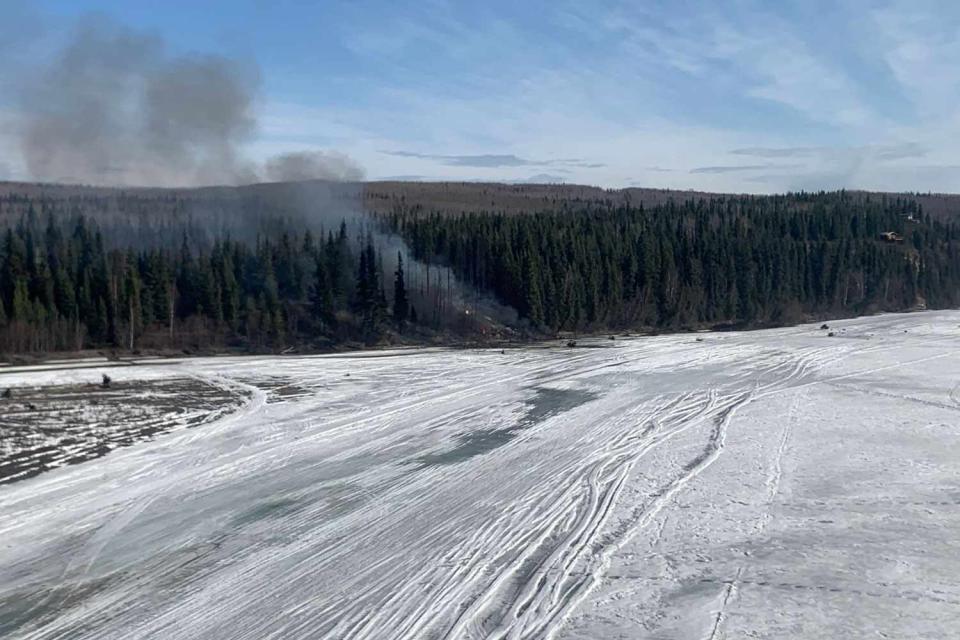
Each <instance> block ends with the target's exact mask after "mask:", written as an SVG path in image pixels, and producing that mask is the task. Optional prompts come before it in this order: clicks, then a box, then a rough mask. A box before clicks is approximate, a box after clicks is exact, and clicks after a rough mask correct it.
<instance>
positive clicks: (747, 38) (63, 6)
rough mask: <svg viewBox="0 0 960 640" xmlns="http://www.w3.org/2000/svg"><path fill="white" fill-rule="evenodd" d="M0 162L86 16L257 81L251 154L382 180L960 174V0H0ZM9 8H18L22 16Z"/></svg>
mask: <svg viewBox="0 0 960 640" xmlns="http://www.w3.org/2000/svg"><path fill="white" fill-rule="evenodd" d="M0 7H4V11H3V14H5V15H6V16H7V17H8V20H7V21H6V22H7V23H8V28H7V33H6V34H5V35H4V36H3V37H2V38H0V179H3V178H6V179H29V178H31V175H30V169H29V168H28V167H27V165H26V163H25V161H24V159H23V157H22V153H21V151H20V147H21V140H20V137H21V136H22V129H23V125H22V123H23V120H24V118H25V117H27V116H28V115H29V114H26V113H25V111H27V110H28V109H26V108H25V107H24V104H23V101H19V100H17V99H15V96H16V95H17V91H18V89H17V87H16V85H17V84H18V83H21V82H22V81H23V77H24V76H30V75H36V74H37V73H38V72H37V71H35V70H36V69H38V68H39V69H42V68H43V65H44V64H45V61H46V60H47V59H48V58H50V57H51V56H54V55H55V53H56V52H57V51H58V47H62V46H63V42H66V41H67V40H68V39H69V38H70V34H71V33H72V30H74V29H75V28H76V25H77V24H78V22H79V21H83V20H85V19H87V18H89V16H96V17H97V19H101V20H107V21H110V22H111V23H115V24H117V25H122V27H123V28H124V29H128V30H130V31H131V33H136V34H145V35H149V36H150V37H152V38H156V39H157V40H158V41H159V42H162V46H163V47H164V49H165V51H167V52H168V55H170V56H176V55H196V54H203V55H216V56H223V57H225V58H228V59H230V60H235V61H237V64H239V65H242V66H243V67H244V68H245V69H247V70H248V76H249V77H250V78H253V80H252V81H251V82H252V84H253V85H255V87H256V89H255V100H253V102H252V104H251V107H250V108H251V109H252V110H253V111H254V114H253V115H254V122H255V125H254V126H253V127H251V128H250V130H249V131H245V132H244V137H243V139H242V140H241V141H240V147H241V150H242V153H243V154H244V156H245V157H247V158H250V159H251V160H252V161H255V162H267V161H268V159H269V158H270V157H272V156H275V155H277V154H282V153H288V152H301V151H303V152H322V153H326V154H337V155H338V157H339V156H340V155H341V154H342V155H344V156H346V157H348V158H349V159H351V161H352V162H354V163H356V165H359V167H361V168H362V172H363V174H364V175H365V176H366V178H367V179H385V178H403V179H421V180H439V179H444V180H497V181H517V182H524V181H535V182H569V183H583V184H593V185H600V186H604V187H629V186H642V187H661V188H680V189H700V190H707V191H723V192H752V193H770V192H782V191H788V190H801V189H803V190H819V189H835V188H863V189H871V190H884V191H922V192H926V191H934V192H958V191H960V144H957V142H958V141H960V64H957V61H958V60H960V3H957V2H954V1H945V2H924V1H923V0H912V1H909V2H901V1H896V0H894V1H877V2H871V1H866V0H864V1H848V2H820V1H817V0H806V1H801V2H792V1H789V0H784V1H769V2H759V1H758V2H750V1H730V2H720V1H713V2H685V1H682V0H675V1H667V2H642V1H632V2H620V1H603V0H597V1H592V2H583V1H567V0H552V1H548V2H541V1H539V0H529V1H528V0H524V1H522V2H518V1H516V0H511V1H502V0H489V1H487V2H454V1H446V0H421V1H419V2H416V3H400V2H392V1H389V0H375V1H369V2H365V1H362V0H353V1H343V2H340V1H334V0H328V1H324V2H293V1H286V2H285V1H273V2H266V1H254V2H243V1H241V0H231V1H222V0H214V1H210V2H195V1H194V2H183V1H180V0H168V1H167V2H163V3H145V2H129V1H114V0H70V1H67V0H34V1H33V2H30V3H23V2H19V0H0ZM11 25H16V26H15V27H13V28H11Z"/></svg>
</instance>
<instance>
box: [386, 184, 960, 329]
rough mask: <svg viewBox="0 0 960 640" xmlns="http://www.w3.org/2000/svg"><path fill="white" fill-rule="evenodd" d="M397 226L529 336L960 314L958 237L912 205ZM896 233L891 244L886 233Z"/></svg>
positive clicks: (638, 212)
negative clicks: (901, 313)
mask: <svg viewBox="0 0 960 640" xmlns="http://www.w3.org/2000/svg"><path fill="white" fill-rule="evenodd" d="M387 219H388V220H389V223H390V225H391V226H392V227H393V228H394V229H395V230H396V231H397V232H398V233H400V234H401V235H402V236H403V237H405V238H406V239H407V241H408V243H409V245H410V246H411V247H412V250H413V253H414V255H415V256H416V257H417V258H418V259H420V260H427V261H430V260H433V261H440V262H443V263H445V264H448V265H450V266H451V267H452V268H453V270H454V271H455V273H456V274H457V275H458V277H459V278H461V279H462V280H464V281H465V282H468V283H470V284H473V285H474V286H476V287H479V288H482V289H485V290H489V291H492V292H493V293H494V294H495V295H496V296H497V297H498V298H499V299H500V300H502V301H504V302H506V303H508V304H510V305H513V306H514V307H515V308H516V309H518V310H519V311H520V313H521V314H522V315H523V316H524V317H525V318H527V319H528V320H529V321H530V322H531V323H532V324H533V325H534V326H536V327H540V328H543V329H549V330H553V331H556V330H567V331H581V330H590V329H594V330H597V329H604V328H638V327H648V328H678V327H684V326H704V325H708V326H709V325H721V324H729V325H740V326H756V325H762V324H778V323H791V322H798V321H801V320H803V319H805V318H811V317H827V316H834V315H849V314H862V313H870V312H875V311H896V310H904V309H911V308H915V307H918V306H926V307H931V308H933V307H941V308H942V307H955V306H957V305H958V303H960V251H958V248H960V242H958V240H960V229H958V226H957V224H955V223H953V222H949V221H938V220H932V219H930V217H929V216H927V215H925V214H924V212H923V210H922V207H920V206H919V205H918V204H917V202H916V201H915V200H912V199H909V198H871V197H869V196H866V197H864V196H862V195H857V196H854V195H851V194H848V193H846V192H843V191H841V192H833V193H817V194H807V193H800V194H788V195H783V196H743V197H733V198H724V197H718V198H714V199H709V200H708V199H697V200H692V199H691V200H687V201H685V202H682V203H674V202H669V203H666V204H663V205H660V206H655V207H651V208H644V207H643V206H637V207H631V206H617V207H609V206H607V207H593V206H589V205H587V206H584V207H582V208H580V209H579V210H574V211H562V212H556V211H543V212H540V213H532V214H525V215H510V214H506V213H497V212H487V213H465V214H461V215H451V214H449V213H444V212H439V211H432V212H431V211H424V210H423V209H422V208H421V207H417V206H407V205H405V204H403V203H397V204H396V205H395V206H394V207H393V210H392V212H391V213H390V214H388V215H387ZM887 232H893V235H887V236H883V235H882V234H884V233H887Z"/></svg>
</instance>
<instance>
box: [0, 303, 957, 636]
mask: <svg viewBox="0 0 960 640" xmlns="http://www.w3.org/2000/svg"><path fill="white" fill-rule="evenodd" d="M817 326H818V325H817ZM831 330H832V331H835V332H836V336H835V337H833V338H828V337H827V336H826V332H824V331H820V330H819V329H817V328H816V326H814V325H809V326H801V327H794V328H788V329H778V330H770V331H759V332H749V333H722V334H699V336H700V337H702V338H703V340H702V341H697V340H695V339H694V337H692V336H689V335H686V336H684V335H676V336H658V337H646V338H635V339H619V340H616V341H609V340H602V341H601V340H597V341H596V342H595V343H593V344H594V345H595V346H597V347H598V348H593V349H581V348H576V349H565V348H564V349H549V348H530V349H519V350H508V351H506V352H505V353H501V352H500V351H499V350H487V351H453V350H451V351H447V350H436V349H434V350H424V351H396V352H390V353H378V354H363V355H361V356H356V355H353V356H351V355H338V356H320V357H249V358H220V359H197V360H182V361H179V362H177V363H175V364H174V365H169V364H160V363H144V364H139V365H138V364H134V365H129V366H124V367H122V368H117V369H115V370H113V369H111V370H110V375H111V377H113V379H114V380H115V381H118V382H121V383H122V382H131V381H166V380H171V379H180V378H184V377H189V378H192V379H196V380H200V381H203V382H204V383H205V384H210V385H216V386H217V387H218V388H231V389H242V390H244V395H243V397H244V398H246V404H244V405H243V406H242V407H240V408H239V409H237V410H236V412H234V413H232V414H230V415H227V416H223V417H220V418H219V419H217V420H215V421H212V422H209V423H206V424H203V425H201V426H198V427H196V428H192V429H183V430H175V431H172V432H169V433H166V434H164V435H160V436H158V437H156V438H155V439H153V440H151V441H149V442H141V443H138V444H135V445H132V446H128V447H125V448H123V447H122V448H116V449H113V450H111V451H110V452H109V453H107V454H106V455H104V456H103V457H100V458H97V459H96V460H91V461H87V462H83V463H81V464H77V465H73V466H65V467H60V468H55V469H52V470H50V471H47V472H45V473H43V474H41V475H39V476H36V477H33V478H29V479H26V480H21V481H19V482H15V483H13V484H8V485H3V486H0V636H2V637H10V638H24V639H26V638H30V639H34V638H37V639H40V638H81V639H82V638H97V639H103V638H118V639H119V638H123V639H124V640H126V639H129V638H224V639H231V640H233V639H251V640H253V639H256V640H260V639H264V638H331V639H332V638H377V639H383V638H503V639H507V638H558V639H574V638H577V639H581V638H678V639H687V638H712V639H714V640H716V639H719V638H748V637H761V638H778V639H779V638H865V637H890V638H907V637H909V638H938V639H940V638H951V637H960V577H958V576H960V420H958V412H960V352H958V347H960V312H938V313H922V314H907V315H886V316H877V317H872V318H863V319H853V320H845V321H839V322H831ZM904 330H906V331H907V332H906V333H904ZM580 342H581V343H584V341H580ZM588 343H589V341H588ZM370 355H376V356H377V357H365V356H370ZM91 376H96V371H95V370H83V369H71V370H66V371H64V370H36V371H16V372H11V373H6V374H0V384H2V385H11V384H12V385H15V387H17V388H26V387H35V386H38V385H51V384H58V385H64V384H79V383H83V382H84V381H89V380H90V379H92V378H91ZM93 379H96V378H93Z"/></svg>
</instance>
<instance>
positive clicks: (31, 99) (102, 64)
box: [18, 17, 363, 186]
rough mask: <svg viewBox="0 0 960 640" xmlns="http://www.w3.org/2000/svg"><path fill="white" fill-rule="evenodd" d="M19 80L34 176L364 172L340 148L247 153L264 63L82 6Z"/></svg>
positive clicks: (103, 180)
mask: <svg viewBox="0 0 960 640" xmlns="http://www.w3.org/2000/svg"><path fill="white" fill-rule="evenodd" d="M27 76H28V79H27V80H25V81H24V82H23V83H21V84H22V86H20V87H19V88H18V89H19V90H18V98H19V100H18V102H19V104H18V106H19V113H20V115H19V117H20V122H19V126H18V135H19V142H20V147H21V151H22V154H23V161H24V165H25V167H26V169H27V170H28V171H29V173H30V175H31V176H32V177H33V178H34V179H36V180H41V181H49V182H54V181H55V182H71V183H86V184H97V185H141V186H195V185H209V184H244V183H251V182H257V181H260V180H264V179H266V180H271V181H286V180H307V179H324V180H359V179H362V177H363V171H362V170H361V168H360V167H359V166H358V165H357V164H356V163H355V162H354V161H352V160H351V159H350V158H348V157H347V156H345V155H343V154H340V153H336V152H326V153H322V152H294V153H286V154H282V155H280V156H277V157H274V158H272V159H269V160H268V161H267V162H266V163H265V165H264V166H263V167H260V166H258V164H257V163H256V162H254V161H253V160H251V159H250V158H248V157H247V156H246V155H245V154H244V153H243V146H244V145H245V144H246V143H247V142H249V141H250V140H251V139H252V138H253V136H254V134H255V133H256V131H257V116H256V100H257V95H258V90H259V84H260V82H259V71H258V69H257V67H256V65H255V64H253V63H251V62H242V61H238V60H233V59H229V58H225V57H222V56H218V55H207V54H190V55H173V54H171V53H170V52H169V51H168V50H167V48H166V46H165V43H164V41H163V39H162V38H160V37H159V36H157V35H152V34H147V33H143V32H140V31H136V30H133V29H129V28H126V27H124V26H122V25H118V24H116V23H115V22H113V21H111V20H109V19H107V18H103V17H87V18H84V19H82V20H80V21H79V22H78V23H77V24H76V25H75V26H74V28H73V31H72V33H71V34H70V37H69V39H68V42H67V44H66V45H65V46H64V47H63V48H62V49H60V50H59V51H58V52H57V54H56V55H55V56H54V57H53V59H52V60H51V61H50V62H49V63H47V64H46V65H44V66H42V67H41V68H39V69H34V70H31V73H29V74H27Z"/></svg>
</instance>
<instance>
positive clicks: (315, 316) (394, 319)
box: [0, 209, 416, 353]
mask: <svg viewBox="0 0 960 640" xmlns="http://www.w3.org/2000/svg"><path fill="white" fill-rule="evenodd" d="M107 232H109V230H108V231H107ZM109 244H110V243H107V242H106V241H105V238H104V232H102V231H101V229H100V228H99V226H98V225H97V224H96V223H95V222H93V221H91V220H89V219H87V218H85V217H84V216H82V215H79V216H77V217H75V218H74V219H72V220H69V221H59V220H57V219H55V218H54V217H53V216H47V217H46V220H45V221H42V216H41V215H39V214H37V213H36V211H34V210H33V209H30V211H29V212H28V213H27V214H26V215H24V216H23V217H22V218H21V220H19V221H18V223H17V224H15V225H13V226H8V227H7V229H6V230H5V231H4V232H3V236H2V243H0V352H7V353H19V352H49V351H68V350H80V349H85V348H122V349H127V350H131V351H133V350H137V349H169V348H177V349H206V348H211V347H241V348H249V349H255V350H260V349H263V350H267V349H269V350H278V349H283V348H285V347H287V346H292V345H303V346H311V347H315V348H322V347H327V346H332V345H335V344H340V343H345V342H351V341H357V342H363V343H372V342H376V341H377V340H378V339H380V338H381V337H382V336H383V335H384V333H386V332H388V331H392V332H402V331H403V330H405V329H407V328H408V325H409V324H410V323H411V322H413V323H415V322H416V309H415V308H414V307H413V306H412V305H411V304H410V302H409V300H408V296H407V293H406V286H405V279H404V265H403V261H402V257H401V256H399V255H398V256H397V257H396V261H393V262H392V268H393V271H392V273H386V272H385V267H384V264H383V256H382V254H381V252H380V251H379V250H378V249H377V247H376V246H375V243H374V239H373V236H372V235H371V234H367V235H366V236H365V237H361V238H358V239H354V238H349V237H348V233H347V227H346V225H345V224H343V225H341V226H340V228H339V230H338V231H336V232H334V231H330V232H327V233H326V234H321V235H320V236H319V237H317V236H315V235H314V233H312V232H311V231H309V230H304V231H302V232H299V233H298V232H295V231H284V232H282V233H279V234H277V236H276V237H273V238H270V237H266V236H264V237H261V238H258V239H257V240H256V241H255V242H252V243H247V242H241V241H234V240H231V239H229V238H223V239H219V240H216V241H215V242H214V243H213V244H212V245H210V246H209V247H205V246H204V247H199V248H198V247H195V246H193V245H192V244H191V243H190V242H188V241H187V239H186V238H184V240H183V242H182V243H181V246H180V247H179V248H177V249H168V248H163V247H154V248H144V249H133V248H128V249H123V248H108V245H109ZM391 277H392V279H393V283H392V287H391V286H390V282H389V279H390V278H391ZM388 289H392V291H391V293H392V296H390V297H391V299H392V300H395V301H396V303H395V304H392V305H391V304H390V303H388V296H387V290H388Z"/></svg>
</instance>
